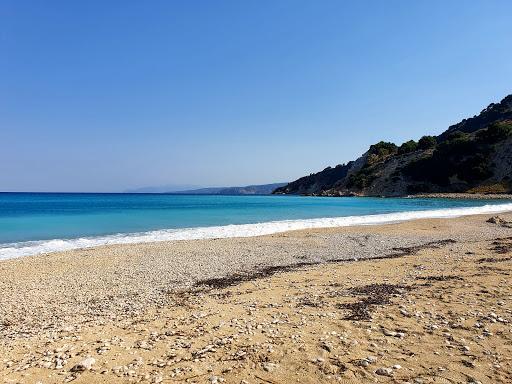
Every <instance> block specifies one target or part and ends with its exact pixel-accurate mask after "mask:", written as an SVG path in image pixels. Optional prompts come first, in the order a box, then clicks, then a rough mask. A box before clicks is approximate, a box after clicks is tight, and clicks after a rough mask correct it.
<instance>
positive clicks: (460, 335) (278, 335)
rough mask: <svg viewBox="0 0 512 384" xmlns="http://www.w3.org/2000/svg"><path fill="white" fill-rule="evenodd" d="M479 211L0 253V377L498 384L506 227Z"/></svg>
mask: <svg viewBox="0 0 512 384" xmlns="http://www.w3.org/2000/svg"><path fill="white" fill-rule="evenodd" d="M500 216H501V217H502V218H504V219H505V220H507V221H512V214H502V215H500ZM488 218H489V215H478V216H470V217H462V218H456V219H430V220H417V221H411V222H404V223H399V224H388V225H381V226H366V227H346V228H336V229H321V230H320V229H319V230H308V231H296V232H287V233H282V234H275V235H271V236H262V237H255V238H231V239H217V240H215V239H214V240H194V241H176V242H161V243H146V244H134V245H116V246H104V247H99V248H93V249H84V250H76V251H69V252H62V253H55V254H49V255H39V256H30V257H23V258H18V259H12V260H6V261H2V262H0V292H1V295H0V335H1V345H0V356H1V360H0V377H1V378H2V380H3V382H5V383H62V382H70V381H73V382H76V383H118V382H119V383H122V382H148V383H159V382H163V383H182V382H188V383H220V382H225V383H251V384H252V383H276V384H277V383H299V382H300V383H331V382H341V383H366V382H368V383H370V382H401V383H406V382H409V383H432V382H436V383H478V382H480V383H509V382H511V381H512V358H511V356H512V333H511V332H512V327H511V323H510V321H511V320H512V307H511V305H510V304H511V298H512V289H511V287H510V273H511V272H512V263H511V256H510V255H511V251H512V228H511V227H510V226H509V225H506V224H499V223H498V224H496V223H488V222H487V219H488Z"/></svg>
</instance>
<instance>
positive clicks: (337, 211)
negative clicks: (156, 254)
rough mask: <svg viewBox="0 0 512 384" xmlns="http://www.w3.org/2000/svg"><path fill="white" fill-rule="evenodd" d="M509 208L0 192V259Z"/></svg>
mask: <svg viewBox="0 0 512 384" xmlns="http://www.w3.org/2000/svg"><path fill="white" fill-rule="evenodd" d="M507 211H512V201H510V200H462V199H460V200H459V199H419V198H418V199H417V198H370V197H342V198H340V197H306V196H283V195H276V196H274V195H272V196H247V195H244V196H218V195H178V194H126V193H119V194H116V193H0V259H9V258H15V257H21V256H30V255H36V254H41V253H49V252H57V251H66V250H72V249H77V248H90V247H95V246H99V245H107V244H128V243H139V242H154V241H169V240H192V239H211V238H227V237H250V236H259V235H268V234H273V233H278V232H284V231H289V230H297V229H308V228H327V227H343V226H352V225H372V224H382V223H392V222H400V221H406V220H412V219H420V218H444V217H458V216H464V215H471V214H484V213H485V214H496V213H500V212H507Z"/></svg>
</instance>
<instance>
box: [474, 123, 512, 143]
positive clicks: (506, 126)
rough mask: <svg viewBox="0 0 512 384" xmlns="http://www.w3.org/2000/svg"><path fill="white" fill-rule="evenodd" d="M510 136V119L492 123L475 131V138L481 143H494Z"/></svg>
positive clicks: (511, 126)
mask: <svg viewBox="0 0 512 384" xmlns="http://www.w3.org/2000/svg"><path fill="white" fill-rule="evenodd" d="M510 136H512V121H511V120H505V121H500V122H497V123H493V124H491V125H489V127H487V129H482V130H480V131H479V132H478V133H477V139H478V140H479V141H481V142H483V143H487V144H495V143H497V142H500V141H502V140H505V139H506V138H508V137H510Z"/></svg>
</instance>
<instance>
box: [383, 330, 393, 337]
mask: <svg viewBox="0 0 512 384" xmlns="http://www.w3.org/2000/svg"><path fill="white" fill-rule="evenodd" d="M382 333H383V334H384V335H385V336H393V337H394V336H396V332H395V331H390V330H389V329H386V328H383V329H382Z"/></svg>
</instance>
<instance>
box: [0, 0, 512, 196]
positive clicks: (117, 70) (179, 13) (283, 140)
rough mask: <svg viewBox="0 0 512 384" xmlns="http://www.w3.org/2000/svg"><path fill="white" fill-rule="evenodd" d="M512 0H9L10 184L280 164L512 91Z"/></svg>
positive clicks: (300, 166)
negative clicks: (146, 0)
mask: <svg viewBox="0 0 512 384" xmlns="http://www.w3.org/2000/svg"><path fill="white" fill-rule="evenodd" d="M511 15H512V2H511V1H508V0H503V1H483V0H482V1H465V0H464V1H462V0H461V1H410V0H404V1H299V0H290V1H278V0H273V1H238V0H233V1H210V0H208V1H195V0H193V1H149V2H145V1H121V0H120V1H89V0H88V1H24V0H7V1H6V0H0V190H4V191H19V190H24V191H121V190H124V189H126V188H132V187H141V186H148V185H160V184H196V185H202V186H209V185H243V184H251V183H267V182H277V181H287V180H292V179H295V178H297V177H300V176H302V175H304V174H308V173H310V172H314V171H318V170H321V169H323V168H324V167H326V166H328V165H336V164H338V163H342V162H346V161H348V160H351V159H354V158H355V157H357V156H358V155H360V154H361V153H363V152H364V151H365V150H366V148H367V147H368V146H369V145H370V144H372V143H374V142H376V141H379V140H381V139H384V140H390V141H394V142H397V143H401V142H403V141H405V140H408V139H410V138H413V139H417V138H419V137H420V136H422V135H423V134H438V133H440V132H442V131H443V130H445V129H446V128H447V127H448V125H450V124H452V123H455V122H458V121H459V120H461V119H462V118H464V117H467V116H472V115H474V114H476V113H478V112H479V111H480V110H481V109H482V108H483V107H485V106H486V105H488V104H489V103H490V102H493V101H499V100H501V98H502V97H504V96H505V95H506V94H508V93H511V92H512V35H511Z"/></svg>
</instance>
